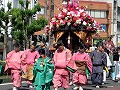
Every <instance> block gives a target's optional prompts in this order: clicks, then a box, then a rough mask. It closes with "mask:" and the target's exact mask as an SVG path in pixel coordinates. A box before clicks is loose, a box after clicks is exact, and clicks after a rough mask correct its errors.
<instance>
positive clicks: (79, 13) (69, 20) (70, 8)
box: [47, 1, 101, 32]
mask: <svg viewBox="0 0 120 90" xmlns="http://www.w3.org/2000/svg"><path fill="white" fill-rule="evenodd" d="M86 8H87V7H86V6H81V7H79V5H78V3H77V1H75V2H63V9H62V10H61V13H59V14H57V15H55V16H54V18H52V19H51V21H50V25H49V26H47V29H49V30H50V31H51V30H56V28H57V29H59V30H60V28H61V26H65V25H67V26H70V25H72V26H73V27H75V28H77V30H78V29H79V30H81V28H80V26H84V29H83V30H86V31H92V32H97V29H99V30H100V29H101V26H100V24H99V23H98V22H96V21H95V20H94V19H93V18H92V17H91V16H90V15H89V14H87V13H86V12H85V10H86ZM48 27H49V28H48Z"/></svg>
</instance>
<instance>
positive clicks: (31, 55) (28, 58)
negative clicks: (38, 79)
mask: <svg viewBox="0 0 120 90" xmlns="http://www.w3.org/2000/svg"><path fill="white" fill-rule="evenodd" d="M35 46H36V45H35V43H33V44H32V45H31V47H30V49H27V50H25V51H24V54H23V56H22V68H23V70H24V72H25V73H24V74H23V75H22V78H25V79H26V82H27V84H28V87H29V88H33V85H32V80H33V67H34V63H35V60H37V59H38V58H39V57H40V55H39V53H38V51H36V50H35Z"/></svg>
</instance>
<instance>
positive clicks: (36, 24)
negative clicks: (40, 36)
mask: <svg viewBox="0 0 120 90" xmlns="http://www.w3.org/2000/svg"><path fill="white" fill-rule="evenodd" d="M47 24H48V21H47V20H46V19H45V18H43V17H42V18H40V19H38V20H33V21H32V22H31V24H30V26H29V27H28V34H29V35H30V34H33V33H34V32H35V31H39V30H41V29H42V28H44V27H45V25H47Z"/></svg>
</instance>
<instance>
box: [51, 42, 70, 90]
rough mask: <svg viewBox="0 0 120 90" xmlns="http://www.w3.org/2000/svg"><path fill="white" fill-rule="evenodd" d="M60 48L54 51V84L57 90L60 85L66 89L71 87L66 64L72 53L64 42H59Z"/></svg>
mask: <svg viewBox="0 0 120 90" xmlns="http://www.w3.org/2000/svg"><path fill="white" fill-rule="evenodd" d="M57 46H58V49H57V50H56V51H55V53H54V57H53V62H54V66H55V73H54V77H53V84H54V88H55V90H58V88H59V87H62V88H64V89H67V88H69V71H68V70H67V68H66V65H67V64H68V62H69V61H70V60H71V57H72V54H71V51H70V50H69V49H66V48H64V46H63V43H62V42H59V43H58V44H57Z"/></svg>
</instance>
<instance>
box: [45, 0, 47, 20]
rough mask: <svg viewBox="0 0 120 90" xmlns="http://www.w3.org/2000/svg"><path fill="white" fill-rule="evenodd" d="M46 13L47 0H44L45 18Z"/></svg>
mask: <svg viewBox="0 0 120 90" xmlns="http://www.w3.org/2000/svg"><path fill="white" fill-rule="evenodd" d="M46 15H47V0H44V17H45V18H47V17H46Z"/></svg>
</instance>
